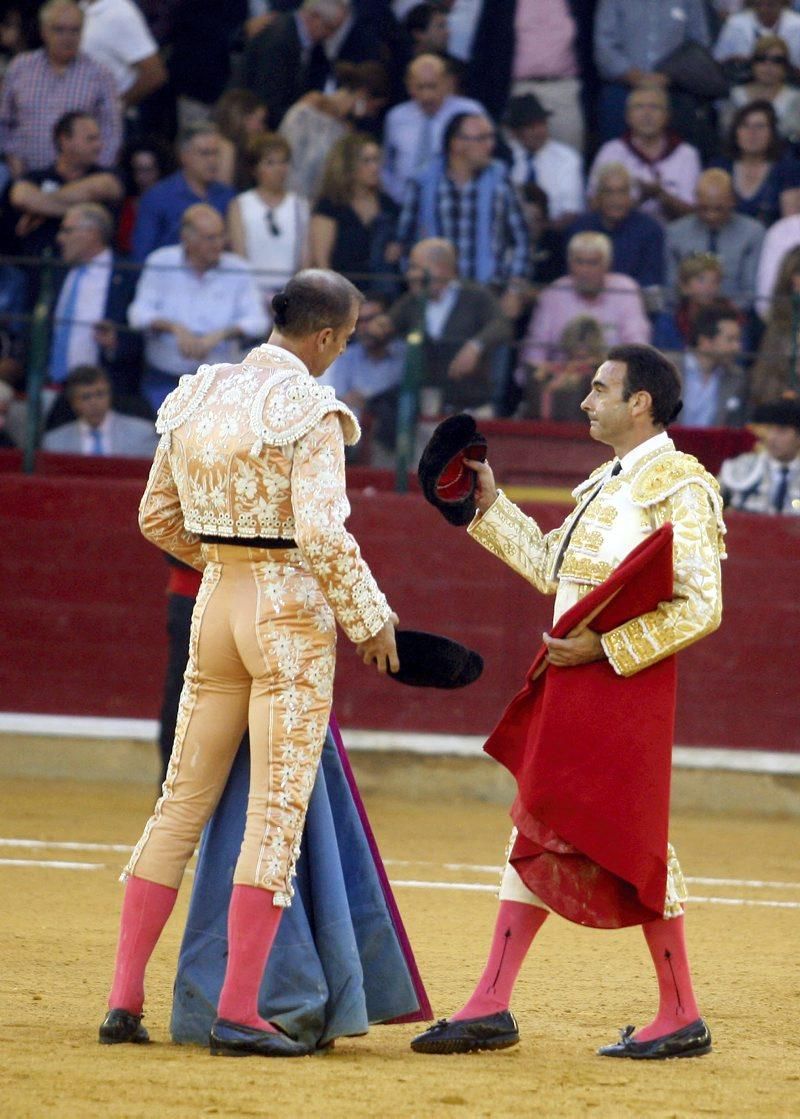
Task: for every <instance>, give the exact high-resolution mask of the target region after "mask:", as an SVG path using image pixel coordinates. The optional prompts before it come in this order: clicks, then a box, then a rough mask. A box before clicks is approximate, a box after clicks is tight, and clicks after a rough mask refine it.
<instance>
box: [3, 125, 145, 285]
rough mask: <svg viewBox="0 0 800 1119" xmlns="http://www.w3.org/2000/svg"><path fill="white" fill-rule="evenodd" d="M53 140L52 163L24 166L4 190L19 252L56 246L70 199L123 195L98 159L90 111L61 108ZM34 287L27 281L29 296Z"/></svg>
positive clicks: (10, 232) (110, 199)
mask: <svg viewBox="0 0 800 1119" xmlns="http://www.w3.org/2000/svg"><path fill="white" fill-rule="evenodd" d="M53 142H54V146H55V149H56V152H57V155H56V161H55V163H54V164H53V165H52V166H51V167H46V168H43V169H42V170H40V171H30V172H27V173H26V174H25V175H24V176H22V177H21V178H19V179H17V180H16V181H15V182H13V183H12V184H11V186H10V188H9V191H8V195H7V206H5V207H4V215H3V223H4V226H5V230H6V237H7V238H8V239H7V240H6V245H7V246H8V248H11V247H12V245H14V247H15V250H16V252H18V253H20V254H21V255H24V256H41V255H42V253H44V252H45V251H46V250H51V251H52V250H54V249H55V247H56V237H57V234H58V229H59V223H60V221H61V218H62V217H63V216H64V215H65V214H66V213H67V211H68V210H69V208H70V206H73V205H75V203H77V202H99V203H101V204H105V205H108V206H113V205H115V204H116V203H118V202H119V201H120V200H121V198H122V193H123V188H122V183H121V182H120V180H119V177H118V176H117V175H116V173H115V172H114V171H110V170H107V169H105V168H103V167H101V166H100V164H99V163H98V156H99V154H100V129H99V127H98V124H97V121H96V120H95V119H94V117H90V116H88V115H87V114H86V113H66V114H65V115H64V116H63V117H61V119H60V120H58V121H57V122H56V125H55V128H54V129H53ZM12 237H13V241H12V240H11V238H12ZM4 239H5V238H4ZM31 279H32V280H33V279H34V277H31ZM34 290H35V287H34V286H31V296H32V295H33V291H34Z"/></svg>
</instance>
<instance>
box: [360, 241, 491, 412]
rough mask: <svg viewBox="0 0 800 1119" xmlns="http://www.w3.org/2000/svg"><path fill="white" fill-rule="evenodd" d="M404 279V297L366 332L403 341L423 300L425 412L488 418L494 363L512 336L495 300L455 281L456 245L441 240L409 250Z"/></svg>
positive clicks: (476, 287) (415, 323) (484, 290)
mask: <svg viewBox="0 0 800 1119" xmlns="http://www.w3.org/2000/svg"><path fill="white" fill-rule="evenodd" d="M406 279H407V281H408V287H409V290H408V292H407V294H406V295H403V296H401V297H400V299H399V300H398V301H397V302H396V303H394V304H392V306H391V307H390V308H389V311H388V314H387V315H384V316H380V317H379V318H377V319H376V320H374V321H373V322H372V323H371V324H370V327H369V328H367V329H369V330H370V332H371V333H373V334H374V336H375V337H376V338H378V339H386V338H389V337H392V336H394V335H399V336H401V337H406V336H407V335H408V334H409V333H410V332H411V331H412V330H415V329H417V327H418V324H419V321H420V312H421V308H422V300H423V299H424V302H425V310H424V315H425V320H424V322H425V325H424V341H423V356H424V362H425V374H424V380H423V388H424V389H432V390H434V392H433V393H431V394H427V395H428V396H431V397H435V401H433V400H431V402H430V403H428V404H427V405H426V407H425V408H424V409H423V411H424V413H425V414H428V415H438V414H441V413H443V412H446V413H450V412H461V411H468V412H473V413H474V414H475V415H483V416H490V415H492V414H493V407H492V403H491V402H492V399H493V396H494V391H495V386H494V385H493V383H492V369H493V359H494V355H495V353H496V352H497V349H498V347H501V346H504V345H505V344H506V343H507V342H508V341H509V339H510V335H511V331H510V326H509V323H508V320H507V319H506V318H505V316H504V315H503V314H502V312H501V310H500V306H499V304H498V302H497V300H496V299H495V298H494V296H493V295H492V294H491V292H490V291H488V289H487V288H485V287H483V286H482V285H480V284H475V283H472V282H471V281H469V280H462V279H460V278H459V275H458V269H457V263H456V251H455V246H454V245H452V244H451V243H450V242H449V241H446V240H445V239H444V238H441V237H431V238H428V239H427V240H425V241H420V243H419V244H418V245H415V246H414V248H413V249H412V250H411V256H410V257H409V261H408V269H407V272H406Z"/></svg>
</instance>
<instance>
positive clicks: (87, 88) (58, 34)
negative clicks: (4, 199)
mask: <svg viewBox="0 0 800 1119" xmlns="http://www.w3.org/2000/svg"><path fill="white" fill-rule="evenodd" d="M39 27H40V30H41V34H42V41H43V42H44V46H43V47H41V48H40V49H39V50H34V51H25V52H24V53H22V54H20V55H18V56H17V57H16V58H15V59H14V61H13V62H12V63H11V65H10V66H9V68H8V71H7V72H6V75H5V79H4V81H3V89H2V95H1V96H0V151H4V152H5V154H6V160H7V163H8V168H9V170H10V171H11V175H12V177H13V178H15V179H16V178H19V176H20V175H22V174H24V173H25V172H26V171H38V170H41V169H42V168H43V167H49V166H50V164H51V163H53V162H54V160H55V158H56V152H55V149H54V147H53V126H54V125H55V123H56V121H58V120H59V119H60V118H61V117H63V116H64V114H65V113H69V112H83V113H87V114H88V115H89V116H91V117H94V119H95V120H96V121H97V123H98V124H99V126H100V135H101V140H102V146H101V149H100V158H99V160H98V162H99V163H100V164H101V165H102V166H103V167H113V166H114V163H115V162H116V158H117V151H118V149H119V145H120V140H121V138H122V117H121V113H120V106H119V100H118V98H117V90H116V86H115V84H114V78H113V75H112V73H111V71H110V70H108V69H107V68H106V67H105V66H102V65H101V64H100V63H99V62H95V61H94V59H92V58H90V57H89V56H88V55H87V54H84V53H83V52H82V51H81V50H80V49H79V47H80V41H81V31H82V29H83V12H82V11H81V9H80V8H79V7H78V5H77V4H75V3H73V0H49V2H48V3H46V4H44V5H43V7H42V8H41V10H40V12H39Z"/></svg>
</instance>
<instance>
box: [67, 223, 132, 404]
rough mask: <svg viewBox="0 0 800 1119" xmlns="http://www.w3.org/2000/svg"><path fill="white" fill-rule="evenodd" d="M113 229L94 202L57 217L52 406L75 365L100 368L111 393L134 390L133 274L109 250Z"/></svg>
mask: <svg viewBox="0 0 800 1119" xmlns="http://www.w3.org/2000/svg"><path fill="white" fill-rule="evenodd" d="M113 232H114V223H113V220H112V218H111V214H110V213H109V212H108V210H106V209H105V207H103V206H99V205H98V204H97V203H93V202H83V203H78V204H77V205H75V206H71V207H70V208H69V210H68V211H67V213H66V214H65V215H64V218H63V219H62V222H61V228H60V230H59V232H58V242H59V245H60V248H61V260H62V262H63V265H64V269H63V270H61V271H60V273H59V279H60V281H61V286H60V290H59V292H58V296H57V298H56V302H55V306H54V310H53V334H52V339H51V345H50V353H49V357H48V378H49V383H50V386H51V389H52V390H53V392H52V394H51V396H50V402H51V403H52V404H53V407H54V408H59V405H60V404H61V401H58V402H56V396H57V395H58V393H59V392H60V391H61V388H62V386H63V385H64V383H65V381H66V379H67V375H68V373H69V371H70V370H71V369H73V368H74V367H75V366H77V365H92V366H100V367H101V368H102V371H103V372H104V374H105V375H106V376H107V377H108V379H109V381H110V383H111V384H112V385H113V387H114V391H115V392H116V393H117V394H121V395H124V396H135V395H137V394H138V392H139V382H140V379H141V369H142V346H141V339H140V338H139V337H138V336H137V335H136V334H132V333H131V332H130V331H129V330H126V329H125V326H126V323H127V312H128V306H129V304H130V302H131V299H132V298H133V293H134V288H135V283H136V275H135V273H134V272H133V270H132V269H131V268H129V267H125V266H124V262H123V261H122V259H121V258H120V257H119V256H117V255H115V254H114V253H113V252H112V249H111V238H112V236H113ZM120 328H121V329H120ZM67 414H68V413H67ZM56 415H58V413H56Z"/></svg>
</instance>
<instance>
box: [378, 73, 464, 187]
mask: <svg viewBox="0 0 800 1119" xmlns="http://www.w3.org/2000/svg"><path fill="white" fill-rule="evenodd" d="M406 86H407V89H408V95H409V100H408V101H403V102H401V104H399V105H395V107H394V108H393V109H390V110H389V112H388V113H387V114H386V122H385V125H384V131H383V148H384V153H385V160H384V165H383V174H382V182H383V188H384V190H385V191H386V193H387V194H389V195H390V196H391V197H392V198H393V199H394V200H395V202H397V203H398V204H400V203H402V202H403V198H404V195H405V191H406V187H407V184H408V182H409V180H410V179H412V178H413V176H415V175H417V174H419V173H420V172H421V171H422V170H423V168H425V167H427V165H428V164H429V163H430V161H431V160H432V159H433V158H434V157H435V156H439V155H441V154H442V152H443V140H444V133H445V129H446V127H447V125H448V124H449V123H450V121H452V119H453V117H455V116H457V115H459V114H462V113H478V114H482V113H483V108H482V106H481V105H479V104H478V102H477V101H473V100H472V99H471V98H469V97H460V96H458V95H457V94H455V93H453V87H452V79H451V77H450V72H449V70H448V67H447V64H446V63H445V62H444V61H443V60H442V59H441V58H437V57H436V56H435V55H432V54H422V55H420V56H419V57H418V58H415V59H414V61H413V62H412V63H411V64H410V65H409V67H408V72H407V74H406Z"/></svg>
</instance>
